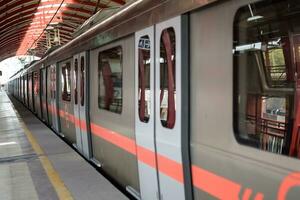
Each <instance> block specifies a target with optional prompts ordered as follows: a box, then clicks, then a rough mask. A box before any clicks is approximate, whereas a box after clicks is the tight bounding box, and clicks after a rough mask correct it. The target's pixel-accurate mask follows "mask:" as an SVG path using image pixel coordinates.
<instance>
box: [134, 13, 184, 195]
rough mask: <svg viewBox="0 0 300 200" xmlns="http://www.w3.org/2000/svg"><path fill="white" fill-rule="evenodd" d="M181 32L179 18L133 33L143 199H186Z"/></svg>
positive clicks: (180, 18)
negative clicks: (134, 38) (182, 134)
mask: <svg viewBox="0 0 300 200" xmlns="http://www.w3.org/2000/svg"><path fill="white" fill-rule="evenodd" d="M154 33H155V37H154ZM181 34H182V17H181V16H180V17H176V18H173V19H171V20H168V21H165V22H162V23H160V24H157V25H156V26H155V29H154V28H153V27H151V28H148V29H145V30H143V31H141V32H138V33H137V34H136V85H135V88H136V109H135V115H136V117H135V119H136V139H137V145H138V148H137V151H138V152H137V154H138V158H139V176H140V177H139V178H140V185H141V196H142V199H184V198H185V188H184V173H183V171H184V169H183V159H182V138H181V133H182V131H183V127H182V117H184V118H186V119H187V116H185V115H187V113H186V112H184V110H182V90H181V87H182V74H184V73H181V65H182V60H181V56H182V54H181V53H182V52H181V48H182V41H181ZM154 49H155V55H154V53H153V52H154ZM154 58H155V59H154ZM154 61H155V63H154ZM186 90H188V89H187V88H186ZM185 131H186V130H185ZM185 133H186V134H187V132H185ZM171 169H172V170H171Z"/></svg>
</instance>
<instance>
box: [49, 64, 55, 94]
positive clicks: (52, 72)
mask: <svg viewBox="0 0 300 200" xmlns="http://www.w3.org/2000/svg"><path fill="white" fill-rule="evenodd" d="M50 80H51V81H50V97H51V98H52V99H55V98H56V96H55V95H56V85H55V82H56V70H55V68H53V67H50Z"/></svg>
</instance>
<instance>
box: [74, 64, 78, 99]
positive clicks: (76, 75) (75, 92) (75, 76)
mask: <svg viewBox="0 0 300 200" xmlns="http://www.w3.org/2000/svg"><path fill="white" fill-rule="evenodd" d="M74 63H75V64H74V68H75V69H74V80H75V83H74V101H75V105H77V103H78V93H77V90H78V88H77V87H78V59H77V58H76V59H75V62H74Z"/></svg>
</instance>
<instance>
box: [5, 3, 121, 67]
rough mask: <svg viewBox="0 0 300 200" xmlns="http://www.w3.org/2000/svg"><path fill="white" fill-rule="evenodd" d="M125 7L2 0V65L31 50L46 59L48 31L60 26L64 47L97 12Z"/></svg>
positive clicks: (112, 4)
mask: <svg viewBox="0 0 300 200" xmlns="http://www.w3.org/2000/svg"><path fill="white" fill-rule="evenodd" d="M125 3H126V0H2V1H1V0H0V13H1V14H0V61H1V60H4V59H6V58H8V57H11V56H15V55H17V56H18V55H25V54H26V53H27V51H28V49H34V51H35V53H36V55H37V56H42V55H43V54H44V53H45V51H46V50H47V47H46V28H47V27H48V28H49V27H51V25H53V24H55V25H59V31H60V39H61V43H62V44H64V43H66V42H68V41H69V40H71V39H72V33H73V32H74V30H75V29H76V28H78V27H79V26H80V25H81V24H82V23H83V22H85V21H86V20H87V19H88V18H89V17H91V16H92V15H93V14H94V13H95V12H97V11H98V10H100V9H106V8H110V7H116V6H118V7H119V6H121V5H124V4H125ZM50 32H51V31H50ZM51 34H53V32H52V33H51Z"/></svg>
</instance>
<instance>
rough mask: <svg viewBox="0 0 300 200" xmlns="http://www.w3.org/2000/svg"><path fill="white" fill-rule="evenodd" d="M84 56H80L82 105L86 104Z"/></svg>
mask: <svg viewBox="0 0 300 200" xmlns="http://www.w3.org/2000/svg"><path fill="white" fill-rule="evenodd" d="M84 73H85V67H84V57H83V56H81V58H80V104H81V106H83V105H84Z"/></svg>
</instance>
